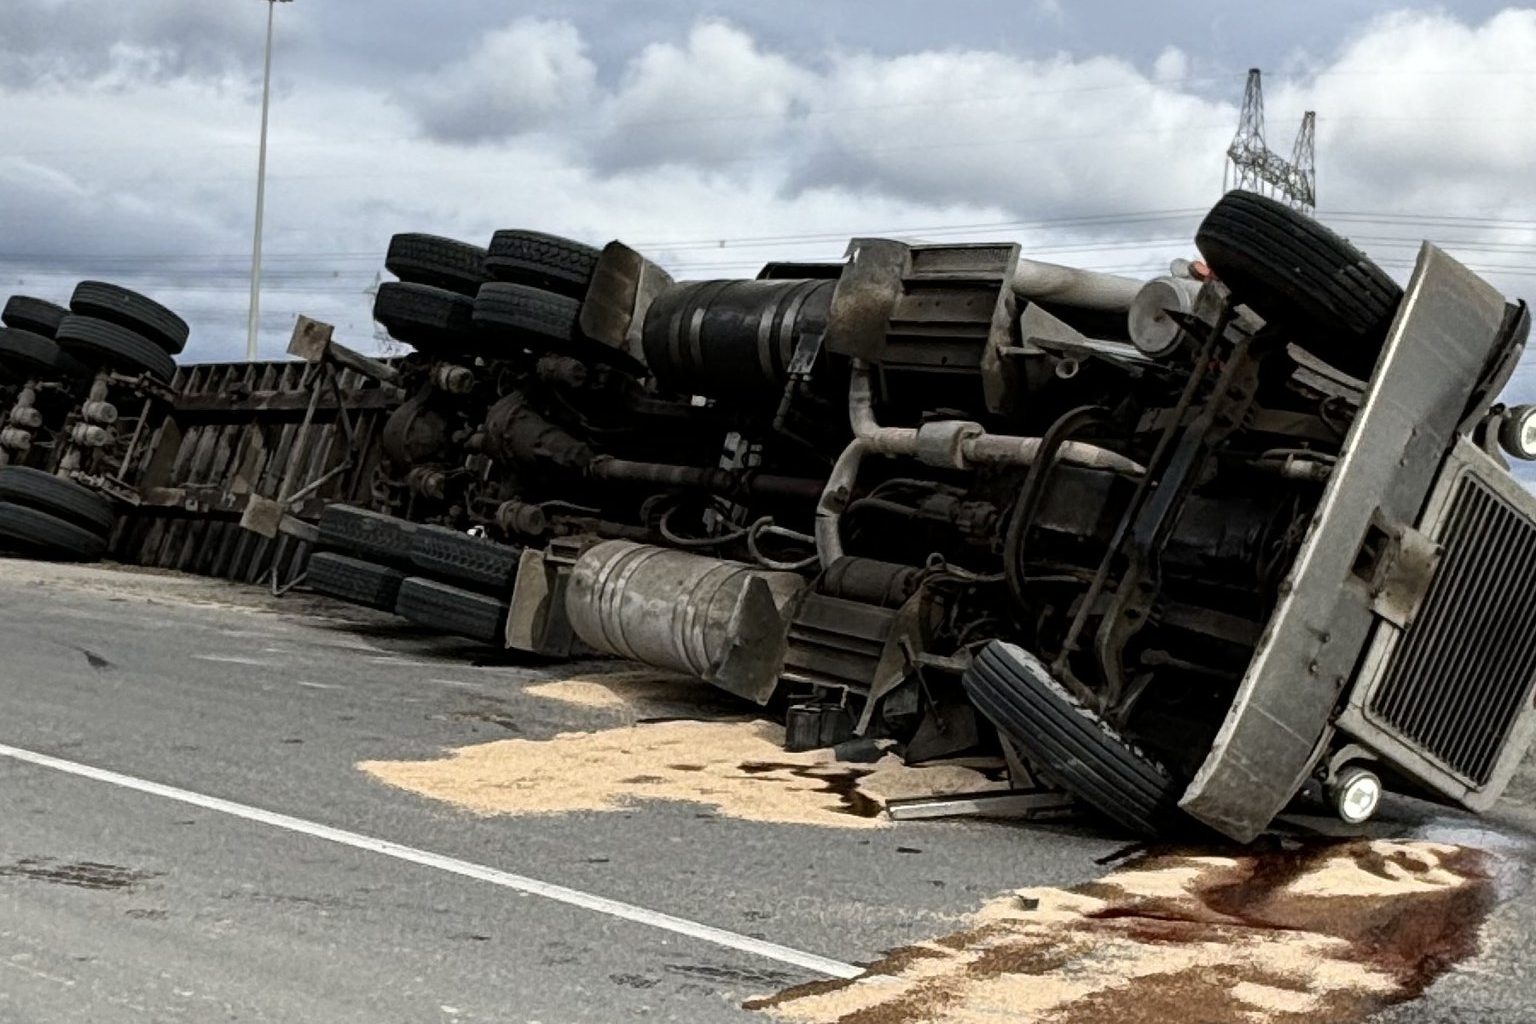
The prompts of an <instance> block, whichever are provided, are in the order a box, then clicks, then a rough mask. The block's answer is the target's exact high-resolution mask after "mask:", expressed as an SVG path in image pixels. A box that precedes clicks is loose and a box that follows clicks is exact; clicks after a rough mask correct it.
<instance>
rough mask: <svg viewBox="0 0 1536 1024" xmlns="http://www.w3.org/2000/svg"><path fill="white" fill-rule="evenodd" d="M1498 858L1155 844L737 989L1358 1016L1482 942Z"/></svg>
mask: <svg viewBox="0 0 1536 1024" xmlns="http://www.w3.org/2000/svg"><path fill="white" fill-rule="evenodd" d="M1495 860H1496V859H1495V858H1494V857H1493V855H1491V854H1488V853H1485V852H1483V851H1481V850H1477V849H1472V848H1468V847H1462V846H1455V845H1449V844H1441V843H1426V842H1388V841H1380V840H1378V841H1367V840H1351V841H1344V842H1335V843H1318V844H1311V845H1305V846H1298V845H1296V844H1289V845H1279V844H1275V845H1272V846H1270V847H1269V848H1267V849H1265V848H1260V849H1257V850H1255V849H1242V850H1237V851H1233V852H1231V853H1227V854H1210V853H1198V854H1191V853H1155V854H1149V855H1147V856H1145V857H1143V858H1142V859H1140V860H1137V861H1135V862H1134V863H1132V864H1129V865H1126V866H1124V867H1122V868H1120V869H1118V870H1116V871H1114V872H1113V873H1111V874H1109V875H1106V876H1105V877H1103V878H1101V879H1099V880H1097V881H1095V882H1090V883H1087V884H1085V885H1080V886H1077V887H1074V888H1072V889H1049V888H1039V889H1027V890H1020V891H1018V892H1016V893H1013V894H1010V895H1009V896H1006V897H1004V898H1002V899H1000V900H998V901H995V902H994V903H992V904H989V905H988V906H987V907H985V908H983V909H982V910H981V912H980V913H978V914H977V915H976V916H975V918H974V919H973V921H972V922H971V925H970V927H968V928H967V929H965V930H963V931H960V932H957V933H954V934H951V935H946V936H942V937H940V938H937V939H934V940H931V941H928V942H923V943H918V944H916V945H913V946H909V947H906V948H904V949H899V950H895V951H893V952H891V953H889V954H888V955H886V956H885V957H883V958H882V959H881V960H879V961H877V962H876V963H874V964H872V965H871V966H870V968H869V970H868V972H867V973H866V974H865V975H864V976H863V977H861V978H859V979H855V980H854V981H851V982H844V981H830V982H817V983H814V984H811V985H807V986H801V987H799V988H792V989H789V990H786V991H784V992H782V993H780V994H778V995H776V996H771V997H766V998H761V999H755V1000H752V1001H750V1002H748V1003H747V1004H745V1005H746V1007H747V1008H748V1009H757V1010H766V1011H769V1012H770V1013H772V1014H773V1015H774V1016H776V1017H779V1018H781V1019H783V1020H786V1021H793V1022H806V1024H811V1022H815V1024H916V1022H923V1024H973V1022H976V1024H979V1022H982V1021H997V1020H1010V1021H1039V1022H1042V1024H1099V1022H1103V1021H1114V1022H1115V1024H1153V1022H1157V1024H1163V1022H1166V1021H1198V1022H1201V1024H1225V1022H1233V1024H1238V1022H1241V1024H1292V1022H1301V1021H1338V1022H1347V1021H1358V1020H1362V1019H1363V1018H1365V1017H1366V1016H1368V1015H1370V1014H1372V1013H1374V1012H1376V1011H1378V1010H1380V1009H1382V1008H1383V1007H1386V1006H1389V1005H1392V1004H1394V1003H1399V1002H1404V1001H1406V1000H1409V999H1413V998H1414V997H1416V996H1418V995H1419V994H1420V993H1422V992H1423V991H1424V989H1425V988H1427V987H1428V986H1429V985H1430V984H1431V983H1432V982H1433V981H1434V980H1435V979H1436V978H1438V977H1440V976H1441V975H1442V974H1444V973H1445V972H1446V971H1448V970H1450V969H1451V968H1452V967H1453V966H1455V965H1456V964H1457V963H1459V962H1461V961H1462V960H1464V959H1465V958H1467V957H1469V956H1470V955H1472V954H1473V953H1475V952H1476V950H1477V944H1478V939H1479V933H1480V929H1481V925H1482V922H1483V921H1484V919H1485V918H1486V917H1487V915H1488V913H1489V911H1490V910H1491V909H1492V907H1493V904H1494V901H1495V898H1496V891H1495V889H1496V885H1495V876H1496V874H1497V871H1496V869H1497V867H1498V865H1497V864H1496V863H1495Z"/></svg>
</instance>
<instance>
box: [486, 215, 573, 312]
mask: <svg viewBox="0 0 1536 1024" xmlns="http://www.w3.org/2000/svg"><path fill="white" fill-rule="evenodd" d="M601 255H602V251H601V250H598V249H594V248H593V247H592V246H590V245H583V244H582V243H580V242H575V241H572V240H571V239H569V238H561V237H560V236H559V235H546V234H544V233H543V232H542V231H521V230H517V229H508V230H506V231H498V232H496V234H494V235H492V236H491V245H490V248H489V249H487V250H486V256H485V271H486V273H487V274H489V275H490V276H491V277H494V278H495V279H496V280H498V281H508V282H510V283H512V284H528V285H533V286H534V287H536V288H543V289H545V290H546V291H551V292H557V293H559V294H561V295H568V296H570V297H571V298H573V299H584V298H586V296H587V287H588V286H589V285H591V283H592V273H593V271H595V270H596V269H597V258H598V257H599V256H601Z"/></svg>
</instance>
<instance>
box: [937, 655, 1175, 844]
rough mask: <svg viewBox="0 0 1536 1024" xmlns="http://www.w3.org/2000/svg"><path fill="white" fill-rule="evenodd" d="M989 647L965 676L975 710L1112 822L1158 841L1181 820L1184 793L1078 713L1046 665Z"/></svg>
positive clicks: (1148, 762) (1087, 714) (1095, 721)
mask: <svg viewBox="0 0 1536 1024" xmlns="http://www.w3.org/2000/svg"><path fill="white" fill-rule="evenodd" d="M1032 658H1033V656H1032V655H1029V654H1028V653H1027V652H1025V651H1023V650H1021V649H1020V648H1017V647H1014V646H1012V645H1009V644H1003V643H999V642H997V641H993V642H992V643H989V644H988V645H987V646H986V647H984V648H982V650H981V652H980V653H979V654H977V656H976V658H975V660H974V661H973V663H972V665H971V668H970V669H968V670H967V671H966V673H965V674H964V675H963V676H962V682H963V685H964V686H965V690H966V692H967V693H968V694H969V695H970V697H971V701H972V702H973V703H974V704H975V705H976V709H977V710H978V711H980V712H981V713H982V714H983V715H985V716H986V717H987V718H988V719H989V720H990V721H991V722H992V724H993V725H995V726H997V728H998V731H1000V732H1001V733H1003V735H1005V736H1007V737H1008V739H1009V740H1011V741H1012V742H1013V743H1015V744H1016V745H1017V746H1018V749H1019V751H1020V752H1021V753H1022V754H1024V756H1025V757H1027V758H1029V759H1030V760H1031V761H1032V762H1034V763H1036V764H1038V765H1039V766H1040V767H1041V769H1042V770H1044V771H1045V772H1046V773H1047V774H1048V775H1050V777H1051V778H1052V779H1054V780H1055V781H1056V782H1057V783H1058V784H1059V785H1060V786H1061V787H1062V788H1063V789H1065V790H1066V791H1067V792H1069V793H1071V794H1072V795H1073V796H1075V797H1077V798H1078V799H1079V800H1081V801H1083V802H1084V803H1085V804H1087V805H1088V806H1090V807H1092V808H1094V809H1095V810H1097V811H1098V812H1099V813H1101V814H1103V815H1104V816H1105V817H1107V818H1109V819H1110V820H1112V821H1114V822H1115V823H1117V824H1119V825H1121V826H1123V827H1125V828H1128V829H1130V830H1132V831H1134V832H1137V833H1140V834H1142V835H1157V834H1159V833H1162V832H1165V831H1168V830H1169V829H1170V828H1172V827H1173V826H1174V825H1175V824H1177V823H1178V822H1179V814H1178V801H1179V796H1180V795H1181V794H1182V793H1183V789H1184V787H1183V786H1182V785H1180V784H1179V783H1177V782H1176V781H1175V780H1174V779H1173V778H1172V777H1170V776H1169V775H1168V774H1167V773H1166V772H1164V771H1163V770H1162V769H1161V768H1160V767H1158V766H1157V765H1156V764H1154V763H1153V762H1152V761H1151V760H1149V759H1148V758H1146V757H1145V755H1143V754H1141V753H1140V752H1139V751H1138V750H1136V749H1135V748H1134V747H1132V746H1131V745H1130V744H1128V743H1126V742H1125V741H1124V740H1123V739H1121V738H1120V736H1119V735H1118V734H1117V733H1115V731H1114V730H1113V729H1111V728H1109V726H1107V725H1106V724H1105V723H1103V722H1101V721H1099V719H1098V717H1097V716H1095V715H1093V714H1092V713H1091V712H1089V711H1088V710H1087V709H1085V708H1083V707H1082V705H1081V704H1079V703H1078V702H1077V701H1076V700H1075V699H1074V698H1073V697H1072V696H1071V695H1070V694H1069V693H1068V692H1067V691H1066V690H1065V689H1063V688H1062V686H1061V685H1060V684H1059V683H1057V682H1056V681H1055V680H1054V679H1052V678H1050V675H1049V673H1048V672H1047V671H1046V670H1045V667H1044V666H1043V665H1039V664H1038V662H1037V663H1036V666H1037V667H1036V671H1034V672H1031V671H1030V670H1029V668H1028V667H1027V665H1028V660H1027V659H1029V660H1032Z"/></svg>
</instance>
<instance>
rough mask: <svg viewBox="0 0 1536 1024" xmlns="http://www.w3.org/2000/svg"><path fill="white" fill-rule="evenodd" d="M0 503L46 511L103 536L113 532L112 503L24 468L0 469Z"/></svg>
mask: <svg viewBox="0 0 1536 1024" xmlns="http://www.w3.org/2000/svg"><path fill="white" fill-rule="evenodd" d="M0 501H4V502H10V503H11V504H13V505H21V506H23V507H25V508H33V509H37V510H38V511H39V512H47V513H48V514H49V515H51V516H56V517H58V518H59V519H63V520H65V521H66V522H71V523H74V524H75V525H76V526H80V527H84V528H85V529H87V530H90V531H91V532H92V533H95V534H99V535H100V536H102V537H105V536H107V535H108V534H109V533H111V532H112V524H113V523H115V522H116V521H117V514H116V513H115V512H114V511H113V509H112V502H110V501H108V500H107V499H106V498H104V497H102V496H101V495H99V494H97V493H96V492H95V491H93V490H91V489H90V488H88V487H82V486H80V485H79V484H77V483H75V482H74V481H73V480H66V479H64V478H63V477H58V476H54V475H53V474H52V473H44V472H43V471H42V470H40V469H29V468H28V467H26V466H0Z"/></svg>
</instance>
